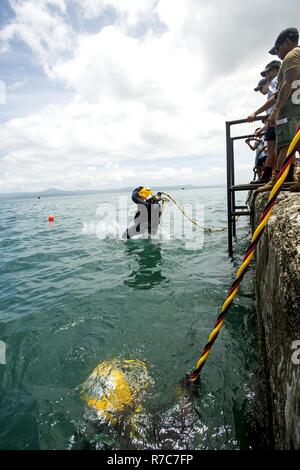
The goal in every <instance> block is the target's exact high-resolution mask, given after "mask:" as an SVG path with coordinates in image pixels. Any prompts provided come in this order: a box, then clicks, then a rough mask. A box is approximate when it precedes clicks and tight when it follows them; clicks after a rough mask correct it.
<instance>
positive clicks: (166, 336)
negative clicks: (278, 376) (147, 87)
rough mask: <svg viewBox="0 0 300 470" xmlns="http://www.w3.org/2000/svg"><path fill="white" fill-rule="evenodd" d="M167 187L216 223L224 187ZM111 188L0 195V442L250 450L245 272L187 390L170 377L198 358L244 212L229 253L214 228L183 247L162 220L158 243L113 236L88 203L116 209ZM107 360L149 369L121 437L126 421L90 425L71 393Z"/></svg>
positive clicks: (249, 320) (251, 322)
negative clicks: (133, 427) (1, 359)
mask: <svg viewBox="0 0 300 470" xmlns="http://www.w3.org/2000/svg"><path fill="white" fill-rule="evenodd" d="M171 193H172V196H173V197H175V199H176V200H178V201H179V202H181V203H182V204H191V203H193V204H196V203H197V204H199V205H200V206H201V207H202V208H203V214H204V223H205V225H206V226H215V227H222V226H226V192H225V189H224V188H207V189H193V190H185V191H181V190H174V191H171ZM122 196H123V197H125V196H127V197H128V201H130V195H127V194H124V195H122ZM119 197H120V193H114V194H101V195H93V196H82V197H79V196H78V197H77V196H76V197H75V196H74V197H73V196H72V197H56V198H50V197H48V198H42V199H40V200H37V199H24V200H7V201H1V205H0V340H1V341H3V342H4V343H5V345H6V364H0V448H1V449H75V448H98V449H104V448H110V449H133V448H143V449H147V448H149V449H245V448H253V446H255V445H256V443H255V439H254V438H253V436H254V435H255V416H254V408H255V376H256V369H257V345H256V318H255V315H256V314H255V306H254V280H253V271H252V269H250V271H249V273H248V274H247V276H246V277H245V279H244V281H243V286H242V288H241V290H240V292H239V294H238V296H237V299H236V301H235V303H234V306H233V307H232V308H231V310H230V313H229V314H228V317H227V319H226V322H225V326H224V327H223V329H222V331H221V333H220V335H219V337H218V339H217V341H216V343H215V345H214V348H213V351H212V353H211V354H210V356H209V358H208V360H207V364H206V365H205V368H204V369H203V372H202V374H201V381H200V384H199V387H197V390H196V393H195V394H193V395H191V394H190V393H185V390H184V389H183V390H182V389H181V391H180V387H178V384H179V383H181V381H182V379H183V378H184V377H185V374H186V373H187V372H188V371H190V370H191V369H192V368H193V367H194V365H195V363H196V361H197V360H198V358H199V356H200V353H201V350H202V347H203V345H204V344H205V343H206V341H207V338H208V335H209V333H210V331H211V329H212V327H213V324H214V321H215V319H216V316H217V315H218V313H219V311H220V306H221V305H222V303H223V301H224V299H225V297H226V293H227V290H228V288H229V286H230V284H231V282H232V280H233V278H234V274H235V270H236V267H237V263H238V260H239V258H240V256H241V253H242V250H243V249H244V248H245V246H246V244H247V240H248V239H249V227H248V225H247V221H246V218H242V220H240V221H239V223H238V224H239V225H238V235H239V238H238V241H237V245H236V247H237V252H238V253H239V255H238V257H237V259H236V260H235V261H234V262H232V261H231V260H230V259H229V258H228V256H227V251H226V250H227V232H226V231H225V232H216V233H211V234H205V236H204V240H202V239H201V237H200V238H199V240H198V242H197V241H196V242H195V243H192V244H189V243H186V240H185V239H184V237H183V238H172V236H168V235H166V233H167V232H168V227H167V226H166V227H164V230H165V235H164V236H162V237H161V239H160V238H159V239H154V240H146V239H136V240H130V241H128V242H124V241H122V240H120V239H119V238H118V237H117V236H116V235H115V234H114V230H113V227H112V226H110V224H107V223H105V222H103V217H102V221H101V220H100V219H101V208H102V207H104V206H105V204H107V203H112V204H113V205H115V206H117V203H118V198H119ZM242 202H243V199H242ZM131 206H132V208H131V210H134V207H133V204H132V203H131ZM165 210H166V212H165V213H164V214H163V218H164V217H165V216H166V214H167V211H168V208H166V209H165ZM50 213H53V214H54V215H55V218H56V219H55V222H54V223H52V224H50V223H48V221H47V217H48V215H49V214H50ZM99 214H100V216H99ZM99 221H100V222H99ZM123 228H125V227H123ZM112 358H119V359H138V360H142V361H145V362H146V363H147V365H148V370H149V375H150V376H151V378H152V386H151V387H150V388H149V390H148V391H147V394H146V396H145V399H144V402H143V413H142V414H141V417H140V420H139V423H138V428H139V429H138V438H135V439H133V437H132V434H131V433H130V430H128V429H126V425H124V427H123V428H122V429H120V428H119V429H114V428H113V426H107V428H105V427H103V426H101V427H99V428H98V427H97V423H96V422H93V423H90V422H89V417H88V413H87V410H86V405H85V403H84V402H83V400H82V399H81V397H80V388H81V385H82V383H83V382H84V381H85V380H86V378H87V377H88V376H89V374H90V373H91V371H92V370H93V369H94V368H95V367H96V366H97V364H99V363H100V362H102V361H104V360H110V359H112Z"/></svg>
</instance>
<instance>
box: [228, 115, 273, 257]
mask: <svg viewBox="0 0 300 470" xmlns="http://www.w3.org/2000/svg"><path fill="white" fill-rule="evenodd" d="M265 118H266V116H258V117H256V118H255V119H254V121H262V120H264V119H265ZM237 124H248V125H249V122H248V121H247V119H238V120H236V121H227V122H226V166H227V217H228V253H229V256H231V257H232V256H233V238H234V237H235V236H236V217H240V216H252V211H251V210H249V209H248V206H246V205H244V206H239V205H236V202H235V192H236V191H253V190H255V189H256V188H257V185H255V186H253V185H251V184H239V185H236V184H235V169H234V167H235V154H234V142H235V141H236V140H241V139H247V138H248V137H251V136H252V135H253V133H252V134H247V135H239V136H235V137H231V127H232V126H235V125H237ZM245 209H248V210H245Z"/></svg>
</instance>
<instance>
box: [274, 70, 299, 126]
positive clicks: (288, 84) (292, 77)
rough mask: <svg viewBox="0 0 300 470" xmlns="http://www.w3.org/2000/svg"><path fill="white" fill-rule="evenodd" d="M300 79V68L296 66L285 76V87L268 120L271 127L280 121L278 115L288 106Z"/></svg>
mask: <svg viewBox="0 0 300 470" xmlns="http://www.w3.org/2000/svg"><path fill="white" fill-rule="evenodd" d="M299 78H300V66H296V67H295V66H294V67H291V68H289V69H288V70H287V71H286V73H285V74H284V81H283V85H282V87H281V89H280V92H279V93H278V97H277V100H276V103H275V107H274V109H273V111H272V113H271V114H270V116H269V119H268V125H269V126H273V127H274V126H275V124H276V121H277V120H278V115H279V112H280V110H281V109H282V108H283V106H284V105H285V104H286V102H287V100H288V99H289V97H290V96H291V94H292V92H293V91H294V88H293V83H294V82H296V81H297V80H299ZM287 117H288V116H287Z"/></svg>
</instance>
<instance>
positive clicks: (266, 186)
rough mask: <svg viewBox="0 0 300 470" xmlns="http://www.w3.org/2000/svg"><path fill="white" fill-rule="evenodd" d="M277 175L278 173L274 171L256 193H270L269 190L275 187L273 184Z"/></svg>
mask: <svg viewBox="0 0 300 470" xmlns="http://www.w3.org/2000/svg"><path fill="white" fill-rule="evenodd" d="M278 173H279V171H274V172H273V174H272V178H271V179H270V181H269V182H268V183H267V184H264V185H263V186H261V187H260V188H258V189H257V190H256V191H257V192H258V193H262V192H264V191H271V189H272V188H273V186H274V185H275V183H276V181H277V177H278Z"/></svg>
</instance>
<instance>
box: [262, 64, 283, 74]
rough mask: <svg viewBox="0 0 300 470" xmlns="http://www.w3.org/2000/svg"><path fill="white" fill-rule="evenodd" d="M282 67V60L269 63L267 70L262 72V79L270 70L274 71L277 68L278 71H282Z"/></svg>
mask: <svg viewBox="0 0 300 470" xmlns="http://www.w3.org/2000/svg"><path fill="white" fill-rule="evenodd" d="M280 67H281V62H280V60H272V62H269V63H268V64H267V65H266V67H265V70H263V71H262V72H261V76H262V77H265V76H266V72H269V70H271V69H273V68H276V69H280Z"/></svg>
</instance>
